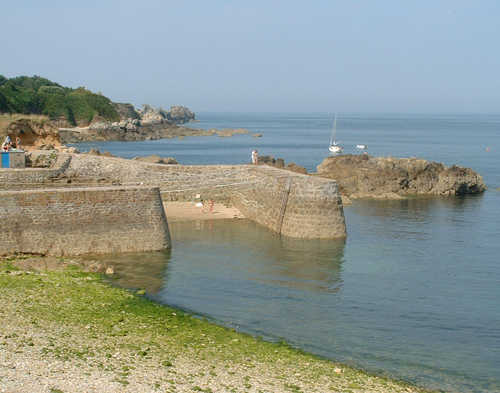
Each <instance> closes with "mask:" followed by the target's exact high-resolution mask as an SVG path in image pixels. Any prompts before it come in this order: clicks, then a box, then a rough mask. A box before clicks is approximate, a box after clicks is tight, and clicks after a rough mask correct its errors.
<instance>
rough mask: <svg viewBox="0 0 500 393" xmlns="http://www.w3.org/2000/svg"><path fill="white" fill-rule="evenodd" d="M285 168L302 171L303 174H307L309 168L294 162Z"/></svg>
mask: <svg viewBox="0 0 500 393" xmlns="http://www.w3.org/2000/svg"><path fill="white" fill-rule="evenodd" d="M285 169H286V170H287V171H291V172H297V173H302V174H303V175H307V170H306V168H304V167H303V166H299V165H296V164H294V163H293V162H291V163H289V164H286V166H285Z"/></svg>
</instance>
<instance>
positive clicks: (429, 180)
mask: <svg viewBox="0 0 500 393" xmlns="http://www.w3.org/2000/svg"><path fill="white" fill-rule="evenodd" d="M317 169H318V175H319V176H321V177H326V178H329V179H335V180H337V182H338V186H339V190H340V193H341V194H342V195H345V196H348V197H349V198H351V199H353V198H362V197H375V198H399V197H402V196H406V195H463V194H473V193H477V192H482V191H484V190H486V185H485V184H484V182H483V178H482V176H481V175H479V174H478V173H476V172H474V171H473V170H471V169H469V168H464V167H461V166H457V165H454V166H452V167H450V168H448V167H446V166H445V165H443V164H441V163H436V162H431V161H427V160H424V159H419V158H399V159H398V158H394V157H371V156H369V155H367V154H361V155H352V154H347V155H341V156H331V157H327V158H326V159H325V160H323V162H322V163H321V164H320V165H319V166H318V167H317Z"/></svg>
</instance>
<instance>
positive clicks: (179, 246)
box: [79, 115, 500, 392]
mask: <svg viewBox="0 0 500 393" xmlns="http://www.w3.org/2000/svg"><path fill="white" fill-rule="evenodd" d="M238 116H240V123H237V121H238ZM269 116H270V117H269V118H265V117H264V118H260V117H259V118H257V117H255V115H248V116H247V117H244V116H243V115H226V116H225V117H224V116H222V115H219V117H217V116H216V115H213V118H212V122H211V123H210V122H209V124H205V125H206V128H212V127H217V124H221V125H222V124H223V125H222V126H220V128H224V127H244V128H247V129H249V130H250V131H251V132H252V133H253V132H261V133H262V134H263V135H264V136H263V137H262V138H253V137H251V134H250V135H238V136H235V137H233V138H218V137H204V138H188V139H186V140H184V141H179V140H175V141H172V140H164V141H148V144H147V145H144V144H145V143H146V142H144V143H142V142H122V143H118V142H106V143H104V145H103V146H106V147H104V148H103V146H98V148H99V149H100V150H102V151H104V150H109V151H111V152H112V153H113V154H117V155H120V154H121V153H120V152H122V149H121V146H131V149H130V150H133V151H134V152H135V151H138V149H139V148H138V147H137V146H141V147H140V149H142V152H143V153H145V152H148V153H147V154H138V155H149V154H158V153H161V154H159V155H160V156H164V157H166V156H173V157H176V158H177V159H179V161H180V162H182V163H186V164H189V163H220V164H223V163H246V162H249V161H250V152H251V150H253V146H256V147H257V148H258V149H259V151H260V152H261V154H266V153H268V152H273V153H272V154H273V155H274V156H275V157H282V158H284V159H285V161H286V162H290V161H293V162H295V163H296V164H298V165H303V166H306V167H307V168H308V169H309V170H312V169H314V168H315V166H316V165H318V164H319V163H320V162H321V161H322V159H323V158H324V157H325V156H326V155H327V153H325V151H327V144H328V142H329V137H330V132H331V126H330V125H329V123H331V122H330V118H329V117H328V116H309V117H307V116H304V117H297V116H295V117H293V116H289V117H286V116H283V115H279V116H278V115H274V116H271V115H269ZM245 121H246V122H247V124H242V123H245ZM217 122H219V123H217ZM224 122H225V123H224ZM266 124H267V126H266ZM199 126H200V127H201V126H203V123H200V124H199ZM266 127H267V128H266ZM339 130H340V136H339V139H340V140H341V143H342V142H344V146H345V150H344V151H345V152H346V153H349V152H351V153H359V152H357V151H356V150H357V149H355V145H356V144H357V143H366V144H368V152H369V153H370V155H374V156H378V155H392V156H396V157H409V156H418V157H422V158H427V159H429V160H435V161H439V162H443V163H445V164H446V165H451V164H460V165H464V166H469V167H471V168H472V169H474V170H476V171H478V172H479V173H481V174H482V175H483V176H484V179H485V182H486V184H487V186H488V187H489V190H488V191H487V192H485V193H484V194H482V195H479V196H469V197H421V198H409V199H403V200H389V201H385V200H382V201H381V200H357V201H355V202H354V203H353V204H352V205H349V206H346V207H345V208H344V212H345V215H346V223H347V230H348V237H347V239H346V240H345V241H344V240H342V241H339V240H298V239H291V238H286V237H280V236H278V235H276V234H275V233H273V232H272V231H270V230H269V229H267V228H264V227H261V226H259V225H257V224H255V223H253V222H250V221H248V220H214V221H205V222H201V221H198V222H196V221H194V222H172V223H170V229H171V233H172V240H173V248H172V250H171V252H168V253H153V254H141V255H135V256H134V255H129V256H128V257H127V258H128V259H127V261H125V262H124V261H121V262H120V260H119V259H118V258H117V257H111V258H114V261H113V263H114V264H115V265H117V267H118V269H117V271H118V274H119V275H120V277H121V278H120V279H119V280H117V282H118V283H119V284H121V285H125V286H130V287H145V288H146V289H147V291H148V295H149V296H150V297H152V298H153V299H155V300H157V301H159V302H163V303H166V304H170V305H173V306H176V307H179V308H182V309H187V310H191V311H193V312H195V313H199V314H203V315H206V316H208V317H210V318H212V319H214V320H215V321H217V322H220V323H222V324H224V325H227V326H232V327H237V328H238V329H240V330H242V331H246V332H249V333H252V334H254V335H257V336H262V337H265V338H270V339H285V340H286V341H287V342H289V343H291V344H293V345H295V346H297V347H300V348H303V349H306V350H309V351H311V352H314V353H318V354H321V355H324V356H327V357H329V358H332V359H337V360H341V361H343V362H345V363H349V364H351V365H354V366H357V367H361V368H365V369H367V370H371V371H376V372H380V373H385V374H387V375H389V376H392V377H396V378H402V379H406V380H409V381H412V382H414V383H418V384H420V385H423V386H426V387H429V388H434V389H443V390H446V391H450V392H500V376H499V374H498V370H500V263H498V255H500V246H499V245H498V236H499V234H500V223H499V221H500V214H499V213H500V191H498V190H497V188H498V187H499V186H500V176H499V173H498V170H497V167H498V163H499V162H500V153H499V151H500V135H499V133H498V130H500V117H491V116H490V117H480V116H476V117H474V116H464V117H459V118H456V117H451V116H450V117H447V116H443V117H436V116H428V117H421V118H419V117H414V116H407V117H391V116H388V117H370V116H364V117H363V116H362V117H359V118H358V117H355V116H353V117H352V118H350V119H342V118H341V117H340V116H339ZM343 133H344V135H345V137H343ZM323 140H326V142H325V143H323ZM463 141H467V144H464V143H463ZM185 142H188V143H185ZM133 146H135V148H134V147H133ZM144 146H148V147H147V149H146V150H144V149H143V148H144ZM165 146H168V148H169V151H168V152H167V151H165V150H166V148H165ZM79 147H80V148H81V147H82V145H80V146H79ZM93 147H95V146H93ZM487 147H488V148H490V150H487V149H486V148H487ZM115 148H116V149H117V150H115V151H113V149H115ZM198 148H200V149H204V150H199V149H198ZM128 149H129V148H128V147H127V149H125V150H123V156H126V154H129V153H128V152H129V150H128ZM148 149H149V150H148ZM155 149H157V150H155ZM197 149H198V150H197ZM195 152H198V153H196V154H195ZM274 152H278V153H277V154H275V153H274ZM118 153H120V154H118ZM247 156H248V157H247ZM242 157H243V158H242ZM196 160H199V161H201V162H194V161H196ZM204 160H205V162H203V161H204ZM311 168H312V169H311ZM131 261H132V262H133V263H131Z"/></svg>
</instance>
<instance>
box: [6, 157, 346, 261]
mask: <svg viewBox="0 0 500 393" xmlns="http://www.w3.org/2000/svg"><path fill="white" fill-rule="evenodd" d="M46 159H47V157H46ZM48 162H49V167H48V168H25V169H1V170H0V184H2V186H0V188H1V189H3V190H12V191H14V190H17V191H22V190H25V191H31V192H35V191H38V192H39V195H42V194H44V193H51V192H53V191H51V190H52V189H53V188H59V189H60V190H71V191H72V193H73V194H71V195H73V197H74V198H76V196H75V195H77V194H78V193H82V194H85V193H89V192H91V190H92V192H98V191H99V189H102V192H104V190H107V191H106V194H108V193H109V191H111V190H117V189H130V188H131V187H132V189H136V190H137V191H136V192H137V193H141V192H146V190H147V189H150V188H155V189H157V190H158V191H157V193H158V195H161V198H160V200H162V201H163V202H164V203H168V202H169V201H193V202H194V201H196V199H195V196H196V195H201V196H202V197H203V198H204V199H208V198H213V199H214V200H215V201H216V202H225V203H228V204H229V203H230V204H233V205H234V206H235V207H237V208H238V209H239V210H240V211H241V212H242V213H243V214H244V215H245V216H246V217H247V218H249V219H251V220H254V221H256V222H257V223H259V224H261V225H264V226H266V227H268V228H271V229H273V230H274V231H276V232H278V233H281V234H283V235H286V236H292V237H299V238H338V237H345V236H346V227H345V220H344V213H343V207H342V200H341V197H340V193H339V191H338V187H337V182H336V181H334V180H330V179H324V178H319V177H314V176H309V175H302V174H297V173H294V172H290V171H285V170H281V169H277V168H272V167H269V166H266V165H258V166H253V165H163V164H150V163H144V162H140V161H135V160H125V159H121V158H116V157H103V156H91V155H83V154H53V155H51V156H50V157H49V158H48ZM59 192H61V193H62V191H59ZM118 195H120V194H115V193H111V194H110V195H109V198H118ZM137 198H138V197H137ZM16 203H21V200H20V199H19V200H18V202H15V201H13V202H11V204H10V205H9V206H10V208H11V209H14V210H15V205H16ZM64 206H65V205H61V209H63V208H65V207H64ZM89 206H90V207H92V203H90V205H89ZM99 209H101V205H99V204H96V205H95V206H94V212H95V215H96V216H98V215H99ZM90 210H91V209H90ZM120 210H123V212H124V213H125V212H127V211H130V209H129V206H128V203H127V200H126V199H123V200H121V201H119V203H117V205H116V210H115V211H116V215H119V213H118V212H119V211H120ZM2 211H3V208H2ZM162 211H163V209H162ZM144 214H145V212H144V211H142V212H141V214H140V216H141V217H143V218H144ZM155 214H158V215H160V216H161V214H162V213H161V212H157V213H155ZM163 215H164V213H163ZM49 216H50V214H47V217H49ZM127 216H128V214H127ZM5 218H6V216H5V215H4V216H0V220H2V224H1V225H5V224H3V221H4V220H5ZM52 219H53V220H56V221H57V220H59V218H58V217H57V216H56V215H53V216H52ZM129 219H130V220H132V217H131V216H129V217H128V218H127V220H129ZM96 220H97V221H96V223H98V225H93V226H88V227H87V228H88V230H91V229H92V230H94V231H96V230H98V229H95V228H100V227H102V226H103V224H102V223H101V222H100V221H99V220H98V218H97V217H96ZM47 222H50V220H48V221H47ZM7 225H9V224H7ZM25 225H28V223H25ZM58 225H59V223H58ZM75 225H77V224H75ZM165 225H166V228H167V230H166V231H167V233H168V225H167V223H166V219H165ZM103 230H104V229H103ZM106 236H107V237H108V238H114V237H115V236H116V235H114V234H113V235H112V236H111V237H110V235H109V234H107V235H106ZM3 237H4V235H3V233H2V238H3ZM47 238H50V236H47ZM118 243H119V242H118ZM118 243H117V244H118ZM126 243H130V242H126ZM0 244H2V243H0ZM162 244H163V243H162ZM149 247H151V246H148V248H149ZM161 247H163V245H162V246H161ZM56 248H57V246H52V249H54V250H55V249H56ZM75 248H76V246H75ZM89 248H92V250H94V249H95V250H97V249H99V250H105V249H106V247H105V246H102V245H101V246H99V247H94V246H91V247H90V246H89ZM59 249H61V247H59ZM108 249H109V250H110V251H109V252H113V251H112V250H118V249H120V250H123V251H131V250H129V249H126V246H125V245H117V246H113V245H109V246H108ZM4 250H6V248H5V246H2V248H0V253H1V252H2V251H4ZM7 250H11V248H7ZM92 252H98V251H92Z"/></svg>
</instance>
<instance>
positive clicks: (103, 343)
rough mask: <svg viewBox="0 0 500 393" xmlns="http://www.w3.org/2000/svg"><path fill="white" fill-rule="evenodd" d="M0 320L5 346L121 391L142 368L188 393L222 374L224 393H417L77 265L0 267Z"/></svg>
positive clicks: (160, 385) (157, 384) (159, 382)
mask: <svg viewBox="0 0 500 393" xmlns="http://www.w3.org/2000/svg"><path fill="white" fill-rule="evenodd" d="M0 317H1V318H2V319H8V320H13V319H15V320H16V321H17V325H16V326H17V327H16V328H15V330H14V331H4V330H2V329H5V326H2V325H0V340H1V339H2V335H3V339H4V341H5V342H4V343H3V344H4V348H7V347H8V346H9V345H10V344H12V345H13V346H15V347H16V348H18V347H26V346H30V347H33V349H38V350H39V352H40V354H41V356H45V357H50V358H56V359H58V360H61V361H63V362H70V363H72V364H76V365H78V367H80V368H81V369H82V370H85V372H88V373H90V372H92V370H99V371H102V372H105V373H106V374H109V375H110V378H111V379H112V380H114V381H115V382H117V383H119V384H121V385H122V386H127V385H128V384H129V382H130V378H131V375H134V373H137V372H138V371H139V370H143V369H147V370H150V371H148V373H152V374H151V378H150V381H149V382H148V383H150V384H151V386H152V388H154V389H158V390H159V391H165V389H167V391H169V390H168V389H171V388H172V386H175V384H177V383H178V381H179V380H182V381H183V382H182V384H183V385H182V386H184V387H186V384H191V388H192V390H193V391H201V392H210V391H212V390H213V391H217V389H216V388H214V387H213V386H212V385H211V384H217V383H219V384H222V382H220V381H219V379H221V378H222V376H224V378H225V379H224V381H226V380H228V381H229V382H224V383H225V385H224V386H225V388H224V391H283V392H307V391H352V392H364V391H372V392H379V391H380V392H409V391H411V392H421V391H423V390H421V389H417V388H414V387H410V386H409V385H407V384H405V383H400V382H396V381H392V380H389V379H386V378H384V377H380V376H374V375H371V374H368V373H364V372H362V371H359V370H355V369H352V368H349V367H345V366H343V365H340V364H335V363H333V362H331V361H328V360H325V359H322V358H319V357H317V356H314V355H311V354H307V353H304V352H302V351H300V350H297V349H294V348H292V347H290V346H289V345H287V344H286V343H284V342H280V343H269V342H265V341H262V340H259V339H256V338H254V337H251V336H249V335H246V334H241V333H238V332H236V331H235V330H233V329H228V328H224V327H221V326H219V325H216V324H213V323H210V322H207V321H206V320H204V319H203V318H199V317H196V316H194V315H190V314H188V313H185V312H182V311H180V310H176V309H173V308H170V307H166V306H163V305H159V304H157V303H154V302H152V301H150V300H148V299H146V298H144V297H142V296H141V295H138V294H137V293H135V292H133V291H130V290H126V289H123V288H118V287H113V286H110V285H107V284H105V283H103V281H102V279H101V276H100V275H98V274H91V273H85V272H83V271H82V270H81V269H80V268H79V267H71V268H68V269H67V270H66V271H64V272H51V271H44V272H23V271H17V270H16V269H15V268H14V267H13V265H12V264H11V263H10V262H9V261H6V260H4V261H1V262H0ZM33 330H34V331H36V334H33V333H27V332H32V331H33ZM186 365H188V366H186ZM152 370H154V373H153V371H152ZM187 370H188V371H187ZM221 380H222V379H221ZM200 381H204V383H200ZM207 381H208V382H207ZM218 381H219V382H218ZM235 381H239V382H238V383H237V382H235ZM263 381H265V382H263ZM209 385H210V386H209ZM221 386H222V385H219V389H222V388H221ZM162 389H163V390H162ZM251 389H253V390H251ZM219 391H220V390H219Z"/></svg>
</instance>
